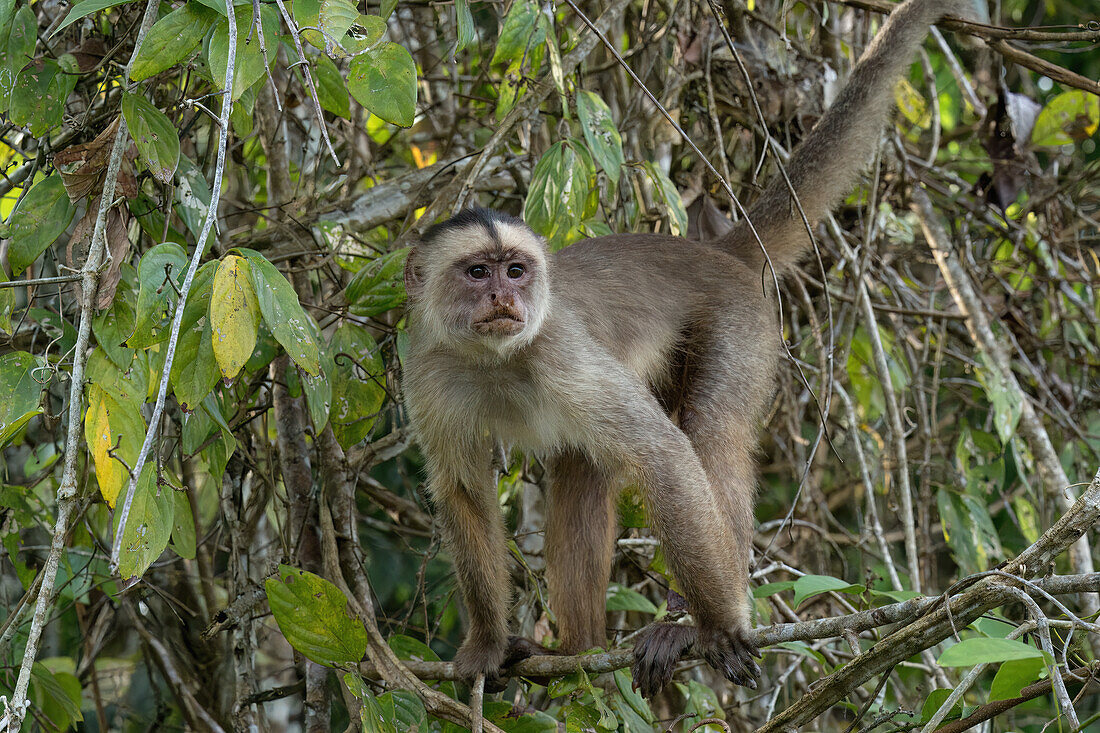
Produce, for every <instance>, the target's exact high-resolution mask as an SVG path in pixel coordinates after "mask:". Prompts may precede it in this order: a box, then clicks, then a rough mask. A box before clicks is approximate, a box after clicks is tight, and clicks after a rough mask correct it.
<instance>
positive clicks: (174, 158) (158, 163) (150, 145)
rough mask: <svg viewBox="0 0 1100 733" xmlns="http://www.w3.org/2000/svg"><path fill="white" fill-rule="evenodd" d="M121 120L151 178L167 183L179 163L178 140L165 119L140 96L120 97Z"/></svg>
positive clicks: (163, 115) (170, 123) (173, 128)
mask: <svg viewBox="0 0 1100 733" xmlns="http://www.w3.org/2000/svg"><path fill="white" fill-rule="evenodd" d="M122 116H123V117H125V118H126V125H127V126H128V127H129V128H130V136H131V137H133V138H134V145H135V146H137V150H138V154H139V155H140V156H141V160H142V162H144V163H145V165H146V167H147V168H148V169H149V172H150V173H152V174H153V178H156V179H157V180H158V181H160V182H161V183H171V182H172V176H174V175H175V173H176V166H177V165H179V162H180V139H179V135H178V134H177V133H176V126H175V125H173V124H172V121H171V120H170V119H168V115H166V114H164V113H163V112H161V111H160V110H159V109H157V108H156V107H155V106H154V105H153V103H152V102H150V101H149V100H148V99H146V98H145V97H143V96H141V95H140V94H129V93H123V95H122Z"/></svg>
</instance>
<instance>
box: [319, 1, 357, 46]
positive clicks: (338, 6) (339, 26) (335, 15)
mask: <svg viewBox="0 0 1100 733" xmlns="http://www.w3.org/2000/svg"><path fill="white" fill-rule="evenodd" d="M317 17H318V20H319V21H320V27H321V30H323V31H324V32H325V35H327V36H328V37H330V38H334V39H336V40H337V41H338V42H340V41H342V39H343V38H344V36H345V35H346V34H347V32H348V29H350V28H351V26H352V24H353V23H355V21H356V19H358V17H359V9H358V8H357V7H356V6H355V3H353V2H352V1H351V0H321V9H320V11H319V12H318V16H317Z"/></svg>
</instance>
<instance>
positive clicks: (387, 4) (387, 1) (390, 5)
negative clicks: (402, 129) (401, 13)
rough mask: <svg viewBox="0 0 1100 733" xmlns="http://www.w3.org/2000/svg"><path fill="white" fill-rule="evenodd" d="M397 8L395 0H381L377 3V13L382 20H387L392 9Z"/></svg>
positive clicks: (391, 13)
mask: <svg viewBox="0 0 1100 733" xmlns="http://www.w3.org/2000/svg"><path fill="white" fill-rule="evenodd" d="M396 9H397V0H382V2H381V3H380V4H379V8H378V15H379V17H381V18H382V20H388V19H389V17H390V16H391V15H393V11H394V10H396Z"/></svg>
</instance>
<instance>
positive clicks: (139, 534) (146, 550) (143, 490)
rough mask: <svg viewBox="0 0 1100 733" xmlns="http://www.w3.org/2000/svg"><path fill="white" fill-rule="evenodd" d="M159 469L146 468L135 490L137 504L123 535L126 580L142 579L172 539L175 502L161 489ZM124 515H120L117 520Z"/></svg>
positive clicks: (120, 565)
mask: <svg viewBox="0 0 1100 733" xmlns="http://www.w3.org/2000/svg"><path fill="white" fill-rule="evenodd" d="M156 474H157V470H156V466H153V465H146V466H145V468H143V469H142V471H141V478H140V479H139V480H138V482H137V486H135V487H134V501H133V503H132V504H130V515H129V516H128V517H127V518H126V527H125V529H124V530H123V532H122V552H121V554H120V555H119V560H118V574H119V576H120V577H121V578H122V579H123V580H125V579H127V578H139V577H141V576H142V575H144V574H145V571H146V570H148V568H149V566H150V565H152V564H153V563H154V562H156V559H157V558H158V557H160V554H161V553H162V552H164V548H166V547H168V540H169V539H170V538H171V536H172V527H173V524H174V521H175V517H174V514H175V499H174V498H173V497H172V496H168V495H166V494H165V491H167V492H169V493H174V492H172V490H171V489H167V488H165V489H163V490H161V489H160V487H158V486H157V481H156ZM120 515H121V513H120V512H116V514H115V519H116V521H117V519H118V517H119V516H120ZM116 531H117V528H116Z"/></svg>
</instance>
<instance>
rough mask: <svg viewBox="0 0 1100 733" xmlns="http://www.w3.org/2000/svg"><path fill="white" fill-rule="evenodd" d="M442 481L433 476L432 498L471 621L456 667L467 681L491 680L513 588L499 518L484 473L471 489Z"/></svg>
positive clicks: (504, 646)
mask: <svg viewBox="0 0 1100 733" xmlns="http://www.w3.org/2000/svg"><path fill="white" fill-rule="evenodd" d="M441 478H442V477H435V478H433V481H432V495H433V497H434V499H435V502H436V505H437V513H438V515H439V517H440V519H441V521H442V525H443V531H444V540H445V542H446V544H447V547H448V549H449V550H450V552H451V554H452V555H453V557H454V566H455V572H456V574H457V576H458V584H459V587H460V589H461V590H462V599H463V601H464V602H465V605H466V611H467V613H468V614H469V617H470V628H469V630H468V631H467V632H466V640H465V641H464V642H463V643H462V647H461V648H460V649H459V650H458V653H457V654H456V655H455V658H454V662H455V667H456V669H457V670H458V672H459V674H461V675H462V677H463V678H465V679H467V680H473V679H474V678H475V677H476V676H477V675H478V674H484V675H485V676H486V679H487V680H490V681H491V680H493V679H494V678H495V677H497V676H498V675H499V672H500V668H501V665H502V664H503V663H504V661H505V656H506V654H507V652H508V644H509V639H508V604H509V601H510V599H511V597H512V588H511V580H510V578H509V575H508V547H507V541H506V538H505V534H504V519H503V517H502V516H501V513H500V508H499V507H498V504H497V494H496V487H495V486H494V484H493V482H492V479H491V474H490V473H489V472H488V471H486V476H485V479H484V480H482V481H478V482H477V485H476V486H472V487H469V486H466V485H464V484H463V483H460V482H458V481H446V480H440V479H441ZM471 483H472V482H471Z"/></svg>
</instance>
